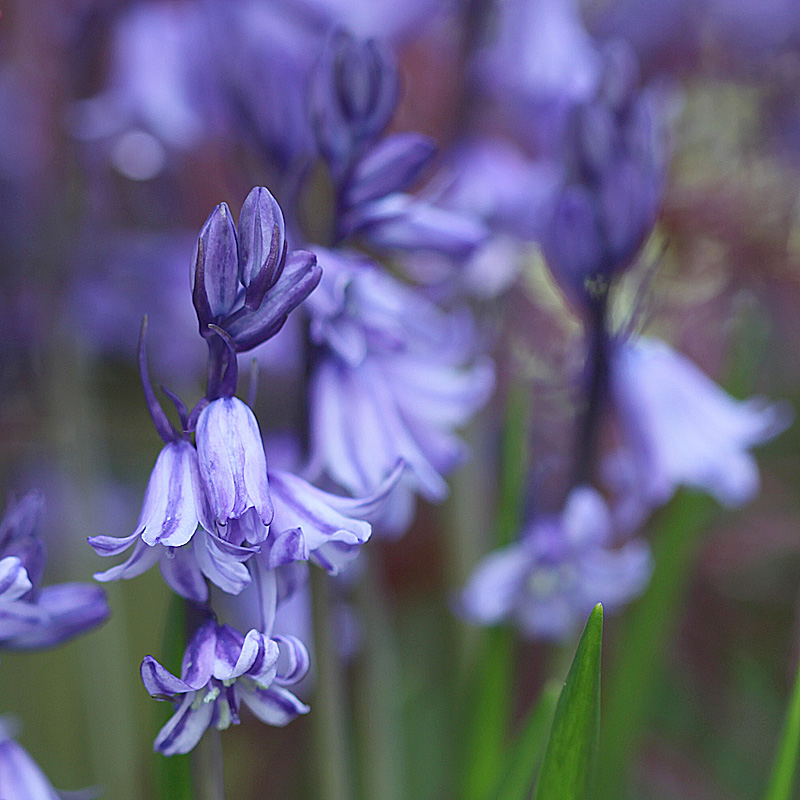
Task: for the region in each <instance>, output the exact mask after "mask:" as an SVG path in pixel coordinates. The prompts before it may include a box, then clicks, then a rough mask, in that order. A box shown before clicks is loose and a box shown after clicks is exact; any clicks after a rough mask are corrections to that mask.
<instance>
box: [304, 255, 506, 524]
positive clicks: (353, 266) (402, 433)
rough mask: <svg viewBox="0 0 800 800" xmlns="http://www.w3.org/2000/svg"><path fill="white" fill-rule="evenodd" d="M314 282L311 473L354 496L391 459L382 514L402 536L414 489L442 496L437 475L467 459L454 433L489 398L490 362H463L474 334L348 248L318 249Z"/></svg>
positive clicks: (384, 471)
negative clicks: (394, 483) (320, 273)
mask: <svg viewBox="0 0 800 800" xmlns="http://www.w3.org/2000/svg"><path fill="white" fill-rule="evenodd" d="M318 252H319V258H320V260H321V262H322V264H323V267H324V278H323V282H322V285H321V288H320V289H319V291H318V292H317V294H316V295H314V296H313V297H312V298H311V299H310V300H309V302H308V308H309V311H310V313H311V317H312V321H311V338H312V341H313V342H314V343H315V344H317V345H320V346H321V347H323V348H324V349H323V352H322V353H321V354H320V357H319V359H318V361H317V363H316V367H315V371H314V375H313V377H312V404H311V446H312V456H311V460H312V466H311V467H310V468H309V472H310V474H312V475H315V474H318V473H321V472H326V473H327V474H328V475H329V476H330V477H331V478H332V479H333V480H335V481H336V482H337V483H338V484H339V485H341V486H343V487H344V488H346V489H347V490H348V491H349V492H351V493H352V494H354V495H367V494H370V493H371V492H373V491H374V490H375V489H376V487H378V486H379V485H380V483H381V481H383V480H384V478H385V477H386V475H388V474H389V473H390V472H391V471H392V469H393V468H394V466H395V464H396V463H397V462H398V461H403V462H405V464H406V471H405V473H404V475H403V478H402V479H401V481H400V484H399V486H398V489H397V490H396V491H395V492H394V493H393V494H392V496H391V497H390V499H389V501H388V504H387V507H386V509H385V510H384V512H383V514H384V527H387V525H386V521H387V520H386V516H387V515H388V517H390V518H391V522H390V524H389V525H388V527H389V528H391V529H393V530H394V531H395V532H402V530H404V529H405V527H406V526H407V525H408V523H409V522H410V515H411V513H412V511H413V503H412V496H411V492H412V491H418V492H421V493H422V494H423V495H424V496H425V497H427V498H428V499H430V500H433V501H440V500H442V499H443V498H444V496H445V495H446V494H447V484H446V483H445V480H444V477H443V476H444V474H446V473H448V472H449V471H450V470H452V469H453V468H454V467H455V466H456V465H457V464H458V463H459V462H460V461H461V459H462V458H463V456H464V445H463V444H462V442H461V441H460V440H459V439H458V438H457V437H456V436H455V434H454V432H453V429H454V428H455V427H457V426H459V425H463V424H464V423H465V422H466V421H467V420H468V419H469V418H470V416H471V415H472V414H473V413H474V412H475V411H476V410H477V409H478V408H479V407H480V406H481V405H482V404H483V403H484V402H485V401H486V399H487V398H488V396H489V394H490V393H491V390H492V387H493V383H494V381H493V375H494V373H493V369H492V367H491V365H490V363H489V362H488V360H477V361H476V362H475V363H473V364H471V365H470V364H469V362H470V360H472V358H473V352H474V330H473V327H472V321H471V318H470V317H469V316H468V314H467V313H466V312H465V313H463V314H458V313H445V312H444V311H442V310H440V309H439V308H437V307H436V306H435V305H434V304H433V303H431V302H430V301H428V300H427V299H425V298H424V297H423V296H422V295H421V294H420V293H419V292H418V291H417V290H414V289H413V288H411V287H409V286H405V285H403V284H401V283H400V282H399V281H397V280H396V279H395V278H393V277H391V276H390V275H388V274H386V273H384V272H382V271H381V270H380V269H379V268H378V267H377V266H375V265H374V264H373V263H372V262H369V261H366V260H364V259H363V258H359V257H356V256H353V255H351V254H347V253H333V252H329V251H322V250H320V251H318Z"/></svg>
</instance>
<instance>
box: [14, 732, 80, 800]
mask: <svg viewBox="0 0 800 800" xmlns="http://www.w3.org/2000/svg"><path fill="white" fill-rule="evenodd" d="M0 792H2V797H3V800H61V799H62V797H63V795H62V794H61V793H60V792H57V791H56V790H55V789H54V788H53V785H52V784H51V783H50V781H49V780H48V779H47V776H46V775H45V774H44V772H42V770H41V768H40V767H39V765H38V764H37V763H36V762H35V761H34V760H33V758H31V756H30V754H29V753H28V751H27V750H26V749H25V748H24V747H22V745H20V744H17V742H15V741H14V732H13V725H12V724H11V722H10V721H9V720H8V719H2V718H0ZM80 796H84V795H83V794H81V795H80ZM86 796H87V797H88V796H89V795H86Z"/></svg>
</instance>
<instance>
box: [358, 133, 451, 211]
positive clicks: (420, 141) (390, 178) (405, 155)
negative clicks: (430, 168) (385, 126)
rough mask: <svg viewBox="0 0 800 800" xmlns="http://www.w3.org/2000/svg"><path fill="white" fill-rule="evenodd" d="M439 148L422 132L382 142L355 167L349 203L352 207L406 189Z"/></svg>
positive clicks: (405, 134) (391, 136) (398, 134)
mask: <svg viewBox="0 0 800 800" xmlns="http://www.w3.org/2000/svg"><path fill="white" fill-rule="evenodd" d="M435 152H436V145H435V144H434V143H433V141H432V140H431V139H429V138H428V137H427V136H422V135H421V134H419V133H395V134H391V135H390V136H387V137H385V138H384V139H381V140H380V141H379V142H378V143H377V144H375V145H374V146H373V147H372V148H371V149H370V150H368V151H367V152H366V153H365V154H364V155H363V156H362V157H361V158H360V159H359V161H358V163H357V164H356V168H355V170H354V175H353V179H352V183H351V186H350V189H349V191H348V192H347V200H348V202H349V203H351V204H352V205H357V204H359V203H364V202H366V201H368V200H377V199H379V198H381V197H384V196H385V195H387V194H390V193H392V192H400V191H403V190H404V189H407V188H408V187H409V186H410V185H411V184H412V183H414V181H415V180H416V179H417V178H418V177H419V175H420V173H421V172H422V170H423V169H425V167H426V166H427V165H428V164H429V163H430V161H431V159H432V158H433V156H434V154H435Z"/></svg>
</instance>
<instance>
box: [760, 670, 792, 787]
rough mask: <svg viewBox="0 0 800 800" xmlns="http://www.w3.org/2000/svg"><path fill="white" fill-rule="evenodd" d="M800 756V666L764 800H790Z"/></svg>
mask: <svg viewBox="0 0 800 800" xmlns="http://www.w3.org/2000/svg"><path fill="white" fill-rule="evenodd" d="M798 754H800V665H798V670H797V676H796V678H795V681H794V689H792V698H791V700H790V701H789V708H788V709H787V710H786V719H785V720H784V723H783V733H782V734H781V740H780V744H779V745H778V752H777V753H776V754H775V763H774V765H773V767H772V777H771V779H770V782H769V786H768V787H767V792H766V794H765V795H764V800H790V798H791V796H792V787H793V785H794V777H795V772H796V771H797V757H798Z"/></svg>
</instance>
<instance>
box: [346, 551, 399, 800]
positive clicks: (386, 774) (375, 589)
mask: <svg viewBox="0 0 800 800" xmlns="http://www.w3.org/2000/svg"><path fill="white" fill-rule="evenodd" d="M376 555H378V554H377V553H375V552H364V553H363V554H362V556H361V557H362V558H366V560H367V565H366V569H365V570H364V574H363V575H362V576H361V579H360V580H359V582H358V586H357V587H356V604H357V607H358V611H359V615H360V618H361V622H362V624H363V626H364V640H363V643H362V648H361V653H360V658H359V660H358V664H357V670H356V685H355V704H356V723H357V726H358V734H359V745H360V746H359V753H358V755H359V774H360V777H361V794H362V796H363V797H367V798H375V797H379V798H381V800H401V798H402V797H403V796H404V795H405V791H404V790H405V779H404V778H405V776H404V775H403V763H404V758H403V756H404V753H403V744H404V741H405V737H404V736H403V735H402V733H403V731H402V714H401V706H400V701H401V697H402V692H401V691H400V667H399V663H398V654H397V644H396V641H395V636H394V632H393V630H392V620H391V609H390V608H389V604H388V602H387V598H386V595H385V593H384V591H383V587H382V586H381V582H380V576H379V567H380V564H379V562H378V561H377V559H376V558H375V556H376Z"/></svg>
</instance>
